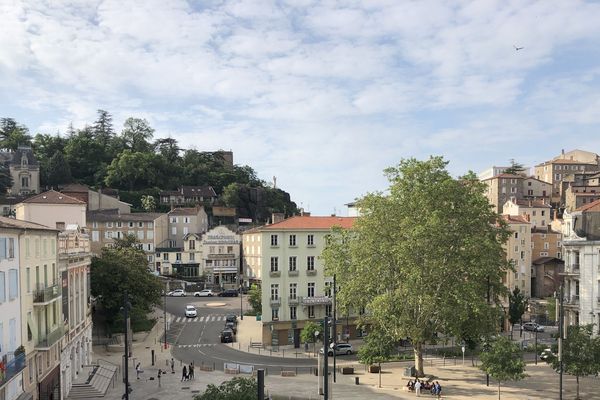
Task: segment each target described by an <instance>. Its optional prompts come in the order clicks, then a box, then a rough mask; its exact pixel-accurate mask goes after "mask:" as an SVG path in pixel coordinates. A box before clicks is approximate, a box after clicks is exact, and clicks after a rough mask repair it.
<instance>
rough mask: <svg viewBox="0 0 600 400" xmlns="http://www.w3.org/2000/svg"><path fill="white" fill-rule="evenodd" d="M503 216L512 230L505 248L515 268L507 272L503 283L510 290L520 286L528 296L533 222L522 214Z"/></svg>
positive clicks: (529, 293)
mask: <svg viewBox="0 0 600 400" xmlns="http://www.w3.org/2000/svg"><path fill="white" fill-rule="evenodd" d="M502 217H503V218H504V221H505V222H506V223H507V224H508V226H509V228H510V230H511V231H512V235H511V236H510V237H509V239H508V242H507V243H506V245H505V250H506V258H507V260H509V261H511V262H512V264H513V266H514V269H515V270H514V271H508V272H507V273H506V276H505V279H503V283H504V285H505V286H506V287H507V288H508V289H509V290H510V291H512V290H513V289H514V288H516V287H518V288H519V290H520V291H521V292H522V293H523V294H524V295H525V296H526V297H531V224H530V223H529V221H527V219H526V218H525V217H523V216H521V215H503V216H502Z"/></svg>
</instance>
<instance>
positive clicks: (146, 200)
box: [142, 195, 156, 212]
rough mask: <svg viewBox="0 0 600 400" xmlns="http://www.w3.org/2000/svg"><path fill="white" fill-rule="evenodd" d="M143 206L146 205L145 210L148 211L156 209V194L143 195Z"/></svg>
mask: <svg viewBox="0 0 600 400" xmlns="http://www.w3.org/2000/svg"><path fill="white" fill-rule="evenodd" d="M142 207H144V211H146V212H154V211H156V199H155V198H154V196H150V195H144V196H142Z"/></svg>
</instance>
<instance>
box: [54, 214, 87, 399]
mask: <svg viewBox="0 0 600 400" xmlns="http://www.w3.org/2000/svg"><path fill="white" fill-rule="evenodd" d="M58 261H59V271H60V278H61V279H60V282H61V291H62V319H63V321H64V327H65V336H64V338H63V340H62V343H61V349H62V352H61V355H60V366H61V368H60V371H61V379H60V383H61V392H62V393H63V396H64V397H66V396H68V394H69V392H70V390H71V387H72V384H73V380H74V379H75V378H76V377H77V376H78V375H79V373H81V372H82V368H83V366H84V365H89V364H91V360H92V316H91V302H90V295H91V294H90V293H91V290H90V268H91V264H92V253H91V247H90V238H89V235H88V234H87V233H85V232H84V229H82V228H81V227H79V226H77V225H68V226H67V227H66V228H65V230H63V231H62V232H60V233H59V235H58Z"/></svg>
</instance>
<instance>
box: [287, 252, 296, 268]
mask: <svg viewBox="0 0 600 400" xmlns="http://www.w3.org/2000/svg"><path fill="white" fill-rule="evenodd" d="M289 266H290V271H295V270H296V256H291V257H290V260H289Z"/></svg>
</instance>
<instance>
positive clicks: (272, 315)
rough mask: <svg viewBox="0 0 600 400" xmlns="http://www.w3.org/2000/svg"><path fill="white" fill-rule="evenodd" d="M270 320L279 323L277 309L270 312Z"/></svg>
mask: <svg viewBox="0 0 600 400" xmlns="http://www.w3.org/2000/svg"><path fill="white" fill-rule="evenodd" d="M271 319H272V320H273V321H279V308H273V309H272V310H271Z"/></svg>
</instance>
